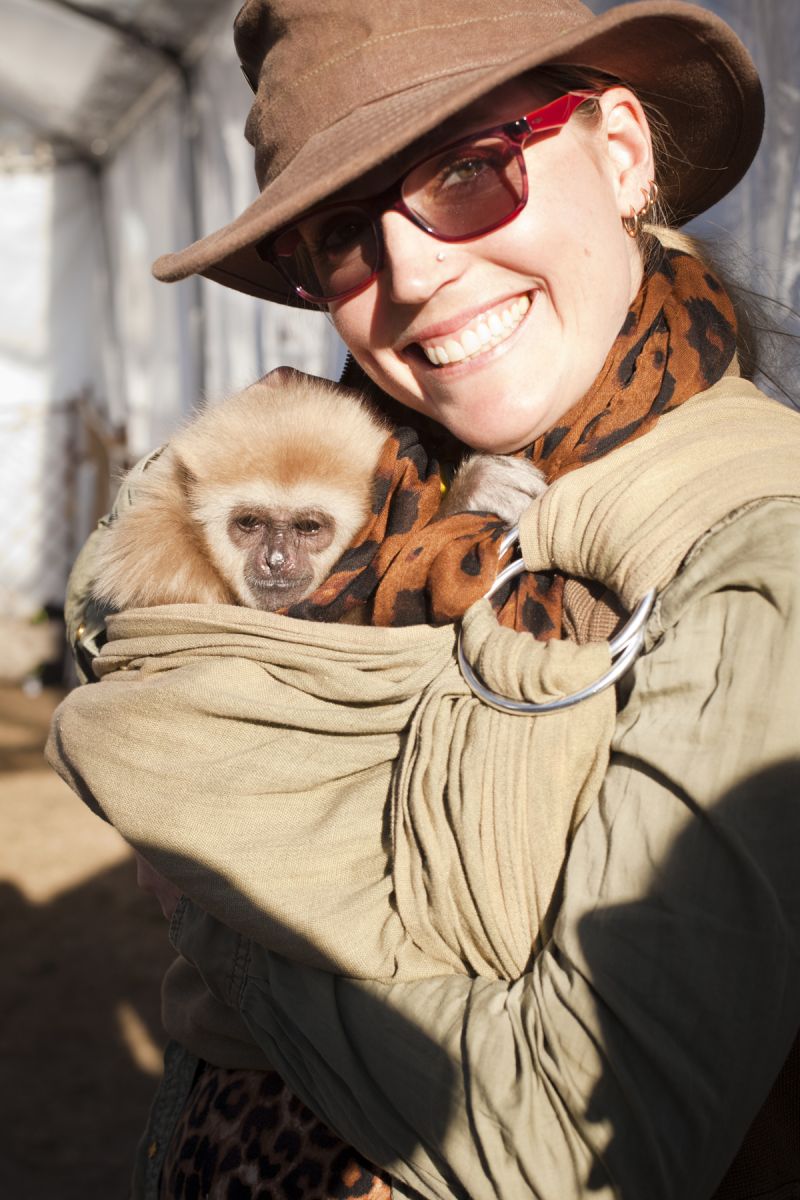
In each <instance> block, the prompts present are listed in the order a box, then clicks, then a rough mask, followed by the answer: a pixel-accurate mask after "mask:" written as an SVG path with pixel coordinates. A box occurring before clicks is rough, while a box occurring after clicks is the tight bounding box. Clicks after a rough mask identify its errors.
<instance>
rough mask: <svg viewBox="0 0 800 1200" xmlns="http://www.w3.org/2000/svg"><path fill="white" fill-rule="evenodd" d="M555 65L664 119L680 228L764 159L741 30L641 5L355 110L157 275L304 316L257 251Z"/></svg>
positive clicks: (160, 263) (671, 198) (760, 119)
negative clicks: (613, 84) (628, 94)
mask: <svg viewBox="0 0 800 1200" xmlns="http://www.w3.org/2000/svg"><path fill="white" fill-rule="evenodd" d="M523 37H524V29H523V28H522V27H521V29H520V39H521V40H522V38H523ZM550 62H560V63H570V64H572V65H576V66H586V67H593V68H595V69H599V70H601V71H606V72H608V73H609V74H611V75H615V76H617V77H619V78H620V79H622V80H623V81H624V82H625V83H627V84H629V85H630V86H631V87H632V88H633V90H634V91H635V92H636V93H637V95H638V96H639V97H640V98H641V99H642V101H644V102H646V103H650V104H652V105H653V106H654V107H655V109H656V110H657V111H658V112H659V113H660V114H661V115H662V117H663V119H664V121H665V124H666V133H667V141H668V150H669V152H670V155H669V158H670V161H669V162H668V163H667V164H666V171H665V172H664V173H663V174H662V176H661V192H662V196H663V198H664V200H665V201H666V204H667V205H668V208H669V211H670V212H671V213H672V215H673V217H674V219H675V222H676V223H677V224H682V223H683V222H685V221H688V220H689V219H690V218H692V217H694V216H697V215H698V214H699V213H701V212H704V211H705V210H706V209H707V208H710V207H711V205H712V204H715V203H716V202H717V201H718V200H720V199H721V198H722V197H723V196H725V195H726V194H727V193H728V192H729V191H730V190H731V188H733V187H734V186H735V185H736V183H738V182H739V180H740V179H741V178H742V176H743V175H744V173H745V171H746V170H747V168H748V167H749V165H750V163H751V162H752V160H753V157H754V156H755V153H756V151H757V149H758V146H759V142H760V140H761V134H762V130H763V125H764V100H763V94H762V90H761V84H760V81H759V78H758V72H757V71H756V68H755V65H754V63H753V61H752V59H751V57H750V55H749V54H748V52H747V50H746V49H745V47H744V46H743V44H742V43H741V41H740V40H739V39H738V37H737V36H736V35H735V34H734V32H733V30H732V29H731V28H730V27H729V26H728V25H727V24H726V23H725V22H724V21H722V20H721V19H720V18H719V17H717V16H715V14H713V13H711V12H708V11H707V10H706V9H702V8H699V7H698V6H696V5H693V4H686V3H683V2H682V0H638V2H634V3H629V4H625V5H623V6H621V7H619V8H614V9H611V10H610V11H609V12H606V13H604V14H603V15H602V16H599V17H592V18H590V19H589V20H587V21H586V22H585V23H584V24H582V25H579V26H578V27H577V28H573V29H571V30H570V31H569V32H568V33H567V34H565V35H563V36H561V37H559V38H556V39H554V40H552V41H550V42H548V43H547V44H545V45H542V44H538V45H537V46H536V47H535V48H533V49H529V50H528V51H526V52H523V53H521V54H520V55H518V56H516V57H514V58H512V59H505V61H503V62H501V63H492V64H489V65H488V66H482V67H480V68H477V69H470V70H466V71H465V70H459V71H458V72H457V73H454V74H453V75H449V76H444V77H439V78H437V79H435V80H431V81H429V82H426V83H424V84H421V85H418V86H415V87H413V88H409V89H407V90H406V91H402V92H395V93H394V94H392V95H390V96H386V97H383V98H382V99H381V100H379V101H376V102H374V103H372V104H368V105H364V106H363V107H361V108H358V109H355V110H354V111H352V112H350V113H349V114H348V115H347V116H345V117H343V118H342V119H341V120H339V121H338V122H336V123H335V124H333V125H331V126H329V127H328V128H326V129H323V130H320V131H319V132H318V133H316V134H315V135H314V136H313V137H311V138H309V140H308V141H307V142H306V143H305V144H304V146H303V147H302V149H301V150H300V152H299V153H298V154H297V155H296V156H295V158H294V159H293V160H292V162H291V163H289V165H288V166H287V167H286V169H285V170H284V171H283V172H282V173H281V174H280V176H279V177H278V178H277V179H275V180H274V182H272V183H270V184H268V185H267V186H266V187H265V188H264V190H263V191H262V192H261V194H260V196H259V197H258V198H257V199H256V200H255V201H254V202H253V203H252V204H251V205H250V206H249V207H248V208H247V209H245V211H244V212H243V213H241V214H240V215H239V216H238V217H237V218H236V219H235V220H233V221H231V222H230V224H228V225H225V226H224V227H223V228H222V229H218V230H217V231H216V232H214V233H211V234H209V235H208V236H207V237H204V238H201V239H200V240H199V241H197V242H194V243H193V244H192V245H191V246H188V247H187V248H186V249H185V250H181V251H179V252H177V253H174V254H165V255H163V256H162V257H161V258H159V259H158V260H157V261H156V262H155V264H154V266H153V273H154V275H155V276H156V278H157V279H160V280H163V281H165V282H175V281H177V280H180V279H185V278H187V277H188V276H189V275H195V274H200V275H204V276H206V277H207V278H209V279H214V280H217V281H218V282H219V283H222V284H224V285H225V286H226V287H231V288H234V289H236V290H237V291H241V292H246V293H248V294H250V295H252V296H258V297H260V298H263V299H267V300H275V301H278V302H279V303H283V304H298V305H303V304H304V302H303V301H302V300H301V299H300V298H299V297H298V296H296V295H295V294H294V293H293V292H292V291H291V290H290V289H289V288H288V285H287V284H286V282H285V281H284V280H283V278H282V276H281V275H280V274H279V273H278V272H277V271H275V270H274V268H272V267H271V266H270V265H269V264H268V263H265V262H263V261H262V260H261V259H260V258H259V256H258V254H257V253H256V251H255V244H256V243H257V242H259V241H260V240H261V239H262V238H263V237H265V236H266V235H267V234H268V233H272V232H273V231H275V230H276V229H279V228H280V227H281V226H282V225H285V224H286V223H287V222H288V221H290V220H293V219H294V218H295V217H297V216H298V215H299V214H300V213H302V212H304V211H305V210H306V209H308V208H310V207H312V206H313V205H315V204H319V203H321V202H322V201H323V200H325V198H326V197H327V196H329V195H331V194H332V193H334V192H336V191H338V190H339V189H341V188H343V187H345V186H346V185H347V184H350V183H352V182H353V181H354V180H356V179H358V178H359V177H360V176H361V175H363V174H365V173H366V172H367V171H370V170H372V169H374V168H375V167H376V166H378V164H379V163H381V162H383V161H384V160H385V159H387V158H389V157H390V156H391V155H393V154H396V153H398V152H399V151H401V150H402V149H404V148H405V147H407V146H409V145H410V144H411V143H412V142H415V141H416V140H417V139H419V138H420V137H421V136H423V135H424V134H426V133H428V132H429V131H430V130H432V129H434V128H435V127H436V126H438V125H439V124H441V123H442V122H443V121H445V120H446V119H447V118H448V117H451V116H453V115H454V114H455V113H457V112H458V111H459V110H460V109H461V108H463V107H465V106H466V105H467V104H469V103H471V102H472V101H473V100H476V99H477V98H478V97H479V96H482V95H484V94H485V93H486V92H488V91H491V90H492V89H493V88H495V87H497V86H498V85H500V84H502V83H505V82H507V81H508V80H509V79H513V78H514V77H515V76H517V75H520V74H522V73H523V72H524V71H529V70H531V69H532V68H534V67H538V66H541V65H543V64H544V63H550ZM664 165H665V164H661V166H662V168H663V167H664Z"/></svg>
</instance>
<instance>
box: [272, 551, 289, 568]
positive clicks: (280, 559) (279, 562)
mask: <svg viewBox="0 0 800 1200" xmlns="http://www.w3.org/2000/svg"><path fill="white" fill-rule="evenodd" d="M267 562H268V563H269V565H270V566H271V567H282V566H283V564H284V563H285V562H286V555H285V554H284V553H283V551H282V550H270V552H269V554H268V555H267Z"/></svg>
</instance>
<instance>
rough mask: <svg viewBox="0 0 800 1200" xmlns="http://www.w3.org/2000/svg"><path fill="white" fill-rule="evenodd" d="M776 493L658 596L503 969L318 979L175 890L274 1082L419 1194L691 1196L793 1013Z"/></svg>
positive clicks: (787, 716) (794, 563)
mask: <svg viewBox="0 0 800 1200" xmlns="http://www.w3.org/2000/svg"><path fill="white" fill-rule="evenodd" d="M799 581H800V506H798V505H797V504H796V503H794V502H791V501H783V500H774V501H769V502H766V503H761V504H759V505H757V506H753V507H751V508H750V509H748V510H746V511H743V512H740V513H739V514H737V515H736V516H735V517H733V518H730V519H728V521H727V522H725V523H724V525H723V526H722V527H721V528H718V529H717V530H715V531H714V532H713V533H712V534H710V535H708V536H707V537H706V538H705V540H704V542H703V543H702V545H700V546H699V547H697V548H696V549H695V551H694V552H693V554H692V556H690V561H689V562H688V563H687V565H686V566H685V568H684V570H683V571H682V572H681V574H680V575H679V576H678V577H677V578H676V580H675V581H673V583H672V584H671V585H670V586H669V588H667V589H666V590H665V592H664V593H663V595H662V597H661V599H660V602H659V606H658V610H657V613H656V616H655V620H654V622H653V624H652V625H651V632H650V642H649V649H648V651H647V653H645V654H644V655H643V656H642V657H641V658H640V660H639V662H638V663H637V665H636V668H635V671H634V673H633V686H632V690H631V692H630V695H629V696H628V699H627V703H626V704H625V705H624V707H623V709H622V712H621V714H620V718H619V721H618V727H617V730H616V733H615V739H614V743H613V756H612V763H611V766H610V769H609V772H608V776H607V780H606V783H605V785H604V788H603V792H602V795H601V798H600V801H599V802H598V803H597V805H596V806H595V807H594V808H593V809H592V810H591V811H590V813H589V815H588V816H587V818H586V819H585V820H584V822H583V824H582V825H581V827H580V829H579V830H578V832H577V834H576V836H575V839H574V842H573V845H572V848H571V852H570V856H569V859H568V863H567V871H566V877H565V883H564V893H563V903H562V907H561V911H560V914H559V917H558V920H557V922H556V925H555V929H554V933H553V936H552V938H551V940H550V942H549V943H548V944H547V946H546V947H545V949H544V950H543V951H542V952H541V953H540V954H539V955H538V957H537V959H536V960H535V963H534V965H533V968H532V970H531V971H530V973H529V974H526V975H525V976H524V977H522V978H521V979H519V980H517V981H515V982H513V983H506V982H502V981H492V980H486V979H469V978H464V977H459V976H448V977H436V978H432V979H424V980H420V981H418V982H411V983H395V984H392V983H389V984H386V983H382V984H378V983H373V982H369V981H366V982H365V981H363V980H360V981H355V980H349V979H343V978H340V977H336V976H335V975H333V974H331V973H327V972H325V971H323V970H318V969H313V968H306V967H301V966H297V965H295V964H292V963H289V962H287V961H285V960H283V959H281V958H280V957H279V956H277V955H274V954H270V953H269V952H267V951H265V950H263V949H262V948H261V947H259V946H257V945H255V944H253V943H252V942H248V941H247V940H246V939H243V938H241V937H237V936H236V935H234V934H232V933H230V932H229V931H228V930H227V929H225V927H224V926H221V925H219V924H218V923H217V922H215V921H214V920H213V919H211V918H209V917H208V916H207V915H206V914H204V913H203V912H202V911H201V910H199V909H197V908H196V907H195V906H193V905H192V904H191V903H189V902H184V903H183V905H182V907H181V909H180V910H179V913H178V914H176V920H175V922H174V924H173V938H174V941H175V943H176V945H177V947H178V949H179V950H180V951H181V952H182V953H183V954H185V955H186V956H187V957H188V958H189V959H190V960H192V961H194V962H195V963H197V965H198V966H199V967H200V969H201V971H202V972H203V973H204V974H205V977H206V979H207V981H208V983H209V985H210V986H211V987H212V989H214V990H215V991H216V992H217V994H218V995H220V996H221V997H222V998H223V999H225V1000H226V1001H227V1002H228V1003H230V1004H234V1005H237V1006H239V1007H240V1008H241V1011H242V1015H243V1017H244V1020H245V1022H246V1024H247V1025H248V1027H249V1029H250V1030H251V1032H252V1034H253V1036H254V1038H255V1039H256V1040H257V1041H258V1042H259V1043H260V1044H261V1046H262V1047H263V1048H264V1049H265V1051H266V1053H267V1055H268V1057H269V1059H270V1061H271V1062H272V1063H273V1064H274V1065H275V1067H276V1069H278V1070H279V1071H280V1072H281V1074H282V1075H283V1076H284V1077H285V1078H286V1080H287V1082H288V1083H289V1085H290V1086H291V1087H292V1088H293V1089H294V1090H295V1091H296V1092H297V1093H299V1095H300V1096H301V1097H303V1098H304V1099H305V1100H306V1101H307V1103H308V1104H309V1105H311V1107H313V1108H314V1109H315V1111H316V1112H317V1113H319V1115H320V1116H321V1117H322V1118H323V1119H324V1120H326V1121H328V1122H329V1123H330V1124H331V1125H332V1126H333V1128H335V1129H336V1131H337V1132H338V1133H339V1134H340V1135H341V1136H342V1137H343V1138H345V1139H346V1140H348V1141H350V1142H352V1143H353V1144H354V1145H355V1146H357V1148H358V1149H359V1150H361V1151H362V1152H363V1153H364V1154H365V1155H366V1156H367V1157H368V1158H369V1159H371V1160H372V1161H373V1162H376V1163H378V1164H381V1165H383V1166H385V1167H387V1168H388V1169H389V1170H390V1171H391V1172H392V1173H393V1174H394V1175H395V1177H397V1178H398V1179H399V1180H400V1181H401V1183H402V1184H403V1185H406V1186H408V1187H410V1188H411V1189H414V1190H416V1191H417V1192H419V1193H421V1194H422V1195H423V1196H426V1197H439V1198H444V1197H448V1196H463V1197H471V1198H474V1200H490V1198H491V1200H495V1198H498V1197H503V1198H504V1200H508V1198H510V1197H513V1198H514V1200H516V1198H521V1197H527V1196H531V1197H541V1198H543V1200H577V1198H578V1197H586V1196H591V1197H593V1198H594V1200H607V1198H610V1197H624V1198H630V1200H641V1198H642V1197H645V1196H646V1197H648V1198H651V1200H674V1198H675V1197H678V1196H679V1197H681V1200H708V1197H709V1196H710V1195H711V1194H712V1192H713V1191H714V1188H715V1187H716V1185H717V1183H718V1182H719V1180H720V1179H721V1177H722V1175H723V1173H724V1171H725V1169H726V1167H727V1165H728V1164H729V1162H730V1160H731V1159H732V1158H733V1156H734V1154H735V1152H736V1150H737V1149H738V1147H739V1145H740V1143H741V1141H742V1139H743V1137H744V1134H745V1132H746V1130H747V1127H748V1125H749V1123H750V1121H751V1120H752V1118H753V1116H754V1115H755V1113H756V1112H757V1110H758V1108H759V1107H760V1105H761V1103H762V1102H763V1100H764V1098H765V1096H766V1094H767V1092H768V1090H769V1087H770V1085H771V1083H772V1081H773V1079H774V1078H775V1076H776V1075H777V1073H778V1071H779V1069H780V1067H781V1065H782V1063H783V1061H784V1059H785V1057H786V1055H787V1053H788V1051H789V1048H790V1045H791V1043H792V1040H793V1038H794V1037H795V1035H796V1033H797V1029H798V1013H800V954H799V952H798V951H799V946H798V942H799V941H800V937H799V933H800V872H798V870H797V861H798V847H800V804H798V794H799V788H798V784H800V754H799V753H798V722H797V676H798V668H799V667H800V605H799V604H798V600H799V599H800V582H799Z"/></svg>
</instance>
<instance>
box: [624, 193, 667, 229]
mask: <svg viewBox="0 0 800 1200" xmlns="http://www.w3.org/2000/svg"><path fill="white" fill-rule="evenodd" d="M639 191H640V192H641V193H642V195H643V196H644V204H643V205H642V207H641V208H640V209H639V211H638V212H636V211H635V210H634V207H633V205H631V211H630V213H629V214H628V216H627V217H622V228H623V229H624V230H625V232H626V233H627V235H628V237H631V238H637V237H638V236H639V233H640V231H641V228H642V225H643V224H644V222H645V221H646V220H647V218H648V217H649V216H650V213H651V212H652V210H653V209H654V208H655V205H656V201H657V200H658V184H657V183H656V181H655V180H654V179H651V180H650V181H649V183H648V185H647V187H646V188H639Z"/></svg>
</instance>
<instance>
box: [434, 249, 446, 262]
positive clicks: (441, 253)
mask: <svg viewBox="0 0 800 1200" xmlns="http://www.w3.org/2000/svg"><path fill="white" fill-rule="evenodd" d="M446 257H447V256H446V254H445V252H444V250H440V251H439V253H438V254H437V255H436V261H437V262H444V260H445V258H446Z"/></svg>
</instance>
